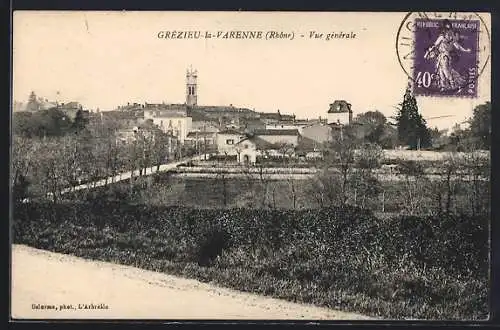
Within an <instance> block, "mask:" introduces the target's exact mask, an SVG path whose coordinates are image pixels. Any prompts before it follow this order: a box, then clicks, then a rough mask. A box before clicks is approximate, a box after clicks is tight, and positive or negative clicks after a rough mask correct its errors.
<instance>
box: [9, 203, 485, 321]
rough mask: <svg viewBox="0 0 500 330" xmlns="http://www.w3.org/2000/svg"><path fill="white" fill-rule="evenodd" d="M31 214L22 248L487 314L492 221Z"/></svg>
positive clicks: (332, 212) (89, 210) (377, 306)
mask: <svg viewBox="0 0 500 330" xmlns="http://www.w3.org/2000/svg"><path fill="white" fill-rule="evenodd" d="M25 206H26V208H25V209H24V210H21V209H19V210H18V209H16V211H15V212H14V223H13V241H14V243H18V244H27V245H30V246H34V247H37V248H43V249H47V250H52V251H57V252H62V253H67V254H74V255H77V256H82V257H87V258H89V257H90V258H95V259H99V260H106V261H112V262H118V263H123V264H127V265H134V266H138V267H144V268H148V269H153V270H160V271H168V272H171V273H174V274H184V275H187V276H191V277H196V278H198V279H200V280H204V281H209V280H213V281H216V282H218V283H220V284H222V285H226V286H232V287H234V288H236V289H239V290H247V291H253V292H258V293H262V294H270V295H273V296H276V297H282V298H286V299H290V300H297V301H303V302H313V303H316V304H320V305H323V306H329V307H335V308H343V309H348V310H354V311H357V312H364V313H369V314H374V315H383V316H386V317H392V318H394V317H396V318H399V317H423V318H425V317H438V318H461V317H470V318H478V317H481V316H483V315H484V313H485V312H484V311H485V310H487V269H488V226H487V223H488V219H485V218H479V217H471V216H455V215H441V216H429V217H393V218H388V219H383V220H382V219H379V218H377V217H375V216H374V215H373V214H372V213H371V212H369V211H366V210H363V209H360V208H356V207H351V206H346V207H343V208H341V207H329V208H323V209H302V210H277V209H274V210H266V209H218V210H217V209H193V208H186V207H164V206H147V205H142V204H136V205H132V204H126V203H123V202H111V201H101V202H100V203H88V202H82V203H72V204H56V205H53V204H50V203H30V204H26V205H25ZM82 238H84V239H82ZM450 301H455V302H456V304H455V303H454V304H450ZM426 306H427V307H426Z"/></svg>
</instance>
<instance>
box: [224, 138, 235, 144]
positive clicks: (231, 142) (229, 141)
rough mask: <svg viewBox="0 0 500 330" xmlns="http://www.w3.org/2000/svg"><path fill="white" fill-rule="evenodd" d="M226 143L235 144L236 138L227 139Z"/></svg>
mask: <svg viewBox="0 0 500 330" xmlns="http://www.w3.org/2000/svg"><path fill="white" fill-rule="evenodd" d="M226 144H234V140H233V139H227V140H226Z"/></svg>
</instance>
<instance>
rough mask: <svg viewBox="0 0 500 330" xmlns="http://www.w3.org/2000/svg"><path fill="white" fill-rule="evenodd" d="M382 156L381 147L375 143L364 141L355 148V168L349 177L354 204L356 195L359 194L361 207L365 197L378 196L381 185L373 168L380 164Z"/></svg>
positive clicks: (363, 204) (363, 205)
mask: <svg viewBox="0 0 500 330" xmlns="http://www.w3.org/2000/svg"><path fill="white" fill-rule="evenodd" d="M382 157H383V151H382V148H381V147H380V146H379V145H377V144H375V143H364V144H363V145H361V146H360V148H359V149H358V150H357V153H356V167H357V168H356V172H354V173H353V174H354V175H353V176H352V178H351V186H352V189H354V196H355V197H354V202H355V204H357V199H358V198H357V196H358V195H360V196H361V207H363V208H364V207H365V201H366V198H367V197H375V196H378V194H379V193H381V191H382V185H381V183H380V181H379V180H378V178H377V177H376V176H375V175H374V170H375V169H377V168H380V166H381V160H382Z"/></svg>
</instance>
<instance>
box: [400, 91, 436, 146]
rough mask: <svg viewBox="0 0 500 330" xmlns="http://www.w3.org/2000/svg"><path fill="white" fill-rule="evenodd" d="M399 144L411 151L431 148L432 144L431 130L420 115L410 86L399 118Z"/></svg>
mask: <svg viewBox="0 0 500 330" xmlns="http://www.w3.org/2000/svg"><path fill="white" fill-rule="evenodd" d="M396 121H397V127H398V138H399V142H400V143H402V144H404V145H406V146H409V147H410V149H419V148H426V147H430V146H431V144H432V141H431V136H430V133H429V130H428V129H427V125H426V122H425V120H424V118H423V117H422V115H421V114H419V113H418V106H417V100H416V99H415V96H413V95H412V93H411V91H410V87H409V86H408V87H407V89H406V92H405V95H404V100H403V103H402V104H401V109H400V110H399V112H398V114H397V116H396Z"/></svg>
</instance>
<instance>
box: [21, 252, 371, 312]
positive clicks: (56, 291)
mask: <svg viewBox="0 0 500 330" xmlns="http://www.w3.org/2000/svg"><path fill="white" fill-rule="evenodd" d="M11 297H12V300H11V305H12V307H11V315H12V317H13V318H30V319H41V318H52V319H69V318H80V319H85V318H93V319H104V318H106V319H117V318H122V319H123V318H133V319H233V320H234V319H247V320H248V319H254V320H257V319H288V320H291V319H306V320H307V319H308V320H318V319H336V320H341V319H349V320H352V319H368V318H367V317H364V316H362V315H358V314H353V313H345V312H339V311H335V310H330V309H326V308H319V307H315V306H310V305H302V304H295V303H290V302H287V301H283V300H278V299H272V298H267V297H261V296H258V295H254V294H249V293H242V292H238V291H234V290H229V289H223V288H219V287H217V286H214V285H210V284H206V283H201V282H198V281H195V280H189V279H183V278H179V277H175V276H171V275H166V274H162V273H157V272H152V271H146V270H142V269H138V268H134V267H129V266H122V265H115V264H112V263H106V262H98V261H92V260H85V259H82V258H77V257H74V256H68V255H64V254H58V253H52V252H48V251H43V250H38V249H33V248H30V247H27V246H23V245H13V247H12V293H11ZM91 303H93V304H94V305H99V304H105V305H107V307H108V309H78V305H79V304H80V305H81V307H83V305H84V304H87V305H90V304H91ZM62 304H66V305H73V307H74V308H75V309H66V310H60V307H61V305H62ZM41 305H54V306H55V307H57V308H58V310H51V309H43V310H42V309H36V308H34V307H41Z"/></svg>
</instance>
